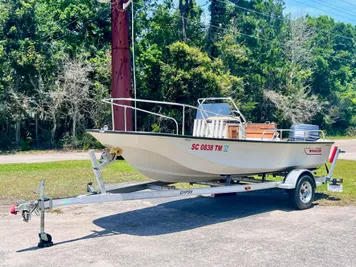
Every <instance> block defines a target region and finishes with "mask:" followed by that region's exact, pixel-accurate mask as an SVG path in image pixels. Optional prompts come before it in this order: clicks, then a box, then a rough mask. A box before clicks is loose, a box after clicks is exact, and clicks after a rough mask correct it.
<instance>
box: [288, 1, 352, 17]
mask: <svg viewBox="0 0 356 267" xmlns="http://www.w3.org/2000/svg"><path fill="white" fill-rule="evenodd" d="M292 1H293V2H296V3H299V4H302V5H306V6H310V7H312V8H314V9H317V10H320V11H323V12H326V13H330V14H333V15H335V16H337V17H342V16H341V15H340V14H336V13H333V12H330V11H327V10H325V9H321V8H318V7H316V6H313V5H310V4H307V3H304V2H300V1H297V0H292ZM348 20H351V21H355V22H356V20H353V19H348Z"/></svg>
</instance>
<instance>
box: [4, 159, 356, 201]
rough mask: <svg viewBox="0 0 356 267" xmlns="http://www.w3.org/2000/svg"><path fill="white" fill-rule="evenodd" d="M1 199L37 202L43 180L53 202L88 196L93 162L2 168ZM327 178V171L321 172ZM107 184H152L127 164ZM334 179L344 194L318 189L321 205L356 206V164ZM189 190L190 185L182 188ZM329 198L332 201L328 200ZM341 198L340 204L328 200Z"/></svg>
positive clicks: (111, 172) (118, 165)
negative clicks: (54, 200) (59, 199)
mask: <svg viewBox="0 0 356 267" xmlns="http://www.w3.org/2000/svg"><path fill="white" fill-rule="evenodd" d="M0 168H1V172H0V199H5V200H19V199H36V198H37V195H34V193H33V192H34V191H35V190H36V188H37V186H38V184H39V182H40V180H45V186H46V187H45V191H46V195H47V196H49V197H52V198H61V197H70V196H77V195H81V194H85V193H86V184H87V183H88V182H90V181H93V182H95V178H94V175H93V172H92V169H91V164H90V161H88V160H83V161H61V162H49V163H31V164H4V165H0ZM317 174H318V175H325V174H326V171H325V168H321V169H320V170H318V172H317ZM103 176H104V181H105V183H108V184H114V183H122V182H128V181H137V182H142V181H147V180H149V179H148V178H146V177H145V176H143V175H142V174H140V173H138V172H137V171H136V170H134V169H133V168H132V167H131V166H130V165H129V164H128V163H126V162H125V161H122V160H120V161H116V162H115V163H114V164H112V165H110V166H108V167H106V168H104V169H103ZM333 176H334V177H337V178H343V179H344V184H343V185H344V192H343V193H329V192H328V191H327V189H326V185H323V186H321V187H318V188H317V192H319V193H320V194H319V195H318V197H319V198H320V197H321V198H322V199H321V200H320V201H319V202H320V204H326V205H340V204H356V161H351V160H339V161H338V163H337V166H336V168H335V172H334V175H333ZM179 186H183V187H186V186H187V185H186V184H179ZM328 197H329V198H328ZM333 198H339V199H340V201H331V200H328V199H333Z"/></svg>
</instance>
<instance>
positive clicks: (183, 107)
mask: <svg viewBox="0 0 356 267" xmlns="http://www.w3.org/2000/svg"><path fill="white" fill-rule="evenodd" d="M211 100H214V101H216V100H228V101H230V102H231V103H232V105H233V106H234V108H235V110H232V112H234V113H237V114H238V115H239V116H231V115H225V114H219V113H216V112H214V111H210V110H205V109H203V108H198V107H195V106H192V105H188V104H180V103H175V102H165V101H156V100H146V99H134V98H107V99H104V100H103V102H105V103H108V104H111V112H112V125H113V129H114V128H115V121H114V108H113V107H114V106H119V107H123V108H124V113H125V131H126V130H127V122H126V109H127V108H131V109H134V110H138V111H142V112H145V113H148V114H152V115H155V116H158V117H162V118H166V119H169V120H173V121H174V122H175V124H176V128H177V129H176V134H179V129H178V128H179V127H178V122H177V120H176V119H174V118H172V117H170V116H166V115H163V114H160V113H156V112H152V111H148V110H145V109H140V108H137V107H132V106H130V105H124V104H118V103H115V102H114V101H132V102H141V103H152V104H163V105H170V106H180V107H182V112H183V115H182V130H181V134H182V135H184V133H185V111H186V108H191V109H195V110H197V111H200V112H201V114H202V117H203V119H204V120H205V121H206V119H207V118H208V113H209V114H214V115H216V116H223V117H227V118H231V119H234V120H238V122H239V123H243V124H244V123H246V119H245V117H244V116H243V114H242V113H241V112H240V111H239V109H238V108H237V106H236V104H235V103H234V101H233V100H232V98H230V97H215V98H200V99H198V103H199V104H203V103H204V102H205V101H211ZM203 113H204V114H205V116H204V115H203ZM241 119H242V120H241ZM135 130H137V129H135Z"/></svg>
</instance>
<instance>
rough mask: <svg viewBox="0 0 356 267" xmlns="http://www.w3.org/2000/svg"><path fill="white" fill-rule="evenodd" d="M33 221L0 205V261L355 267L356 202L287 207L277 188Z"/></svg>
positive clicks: (113, 206) (68, 211) (27, 265)
mask: <svg viewBox="0 0 356 267" xmlns="http://www.w3.org/2000/svg"><path fill="white" fill-rule="evenodd" d="M61 211H62V213H48V214H47V218H46V219H47V221H46V227H47V228H46V230H47V231H48V232H49V233H51V234H52V236H53V239H54V242H55V245H54V246H53V247H50V248H45V249H37V247H36V243H37V241H38V240H37V239H38V238H37V232H38V228H39V218H38V217H34V218H33V220H31V221H30V223H28V224H26V223H23V222H22V220H21V216H20V215H17V216H14V215H10V214H8V207H7V206H6V207H5V206H0V229H1V230H0V231H1V232H0V240H1V245H0V266H16V267H21V266H24V267H32V266H33V267H38V266H51V267H55V266H61V267H62V266H183V267H186V266H289V267H292V266H298V267H299V266H323V267H326V266H356V259H355V255H356V242H355V236H356V224H355V221H356V207H355V206H348V207H321V206H314V207H313V208H312V209H309V210H305V211H294V210H292V209H290V207H289V203H288V201H287V198H286V196H285V195H282V194H280V192H270V193H249V194H247V195H242V194H240V195H238V196H229V197H220V198H210V197H195V198H185V199H180V198H174V199H161V200H152V201H127V202H121V203H105V204H91V205H83V206H70V207H66V208H63V209H62V210H61Z"/></svg>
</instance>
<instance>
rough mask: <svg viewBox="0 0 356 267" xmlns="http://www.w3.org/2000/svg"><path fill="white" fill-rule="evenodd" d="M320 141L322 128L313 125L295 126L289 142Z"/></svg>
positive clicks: (292, 128)
mask: <svg viewBox="0 0 356 267" xmlns="http://www.w3.org/2000/svg"><path fill="white" fill-rule="evenodd" d="M319 139H320V128H319V126H318V125H312V124H294V125H293V126H292V127H291V131H290V133H289V138H288V141H317V140H319Z"/></svg>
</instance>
